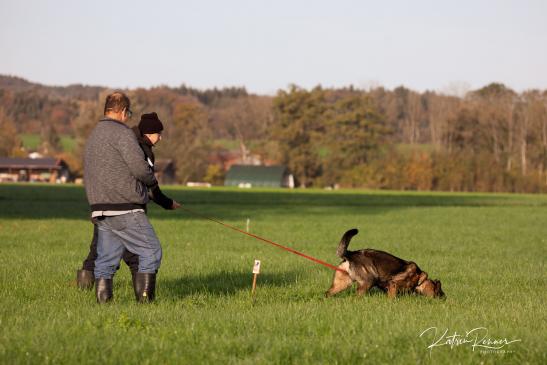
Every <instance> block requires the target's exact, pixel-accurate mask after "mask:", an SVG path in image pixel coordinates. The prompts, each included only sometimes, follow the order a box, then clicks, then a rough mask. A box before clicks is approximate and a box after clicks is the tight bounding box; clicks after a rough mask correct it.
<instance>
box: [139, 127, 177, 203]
mask: <svg viewBox="0 0 547 365" xmlns="http://www.w3.org/2000/svg"><path fill="white" fill-rule="evenodd" d="M132 129H133V132H134V133H135V136H137V141H139V145H140V146H141V148H142V150H143V152H144V155H145V159H146V161H147V162H148V164H149V165H150V167H151V168H152V171H154V163H155V160H156V159H155V156H154V152H153V151H152V147H153V144H152V143H151V142H150V140H149V139H148V138H146V136H143V135H142V134H141V131H140V130H139V128H138V127H137V126H135V127H133V128H132ZM148 193H149V195H150V199H152V200H153V201H154V203H156V204H158V205H159V206H161V207H163V208H164V209H173V199H171V198H168V197H167V196H165V195H164V194H163V192H162V191H161V190H160V187H159V185H157V184H156V185H154V186H153V187H150V188H149V189H148Z"/></svg>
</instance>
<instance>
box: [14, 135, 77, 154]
mask: <svg viewBox="0 0 547 365" xmlns="http://www.w3.org/2000/svg"><path fill="white" fill-rule="evenodd" d="M19 138H21V142H22V143H23V147H24V148H26V149H27V150H30V151H34V150H36V149H38V147H40V144H41V143H42V137H41V136H40V134H36V133H22V134H20V135H19ZM59 147H60V148H61V150H62V151H64V152H71V151H73V150H74V148H76V140H75V139H74V137H72V136H69V135H61V136H59Z"/></svg>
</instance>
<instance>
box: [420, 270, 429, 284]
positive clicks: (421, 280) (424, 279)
mask: <svg viewBox="0 0 547 365" xmlns="http://www.w3.org/2000/svg"><path fill="white" fill-rule="evenodd" d="M426 280H427V273H426V272H425V271H422V273H421V274H420V278H419V279H418V285H421V284H422V283H423V282H424V281H426Z"/></svg>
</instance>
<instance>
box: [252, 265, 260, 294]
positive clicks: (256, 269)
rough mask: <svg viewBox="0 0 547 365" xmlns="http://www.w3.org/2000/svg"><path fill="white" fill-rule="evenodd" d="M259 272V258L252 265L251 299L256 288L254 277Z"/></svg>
mask: <svg viewBox="0 0 547 365" xmlns="http://www.w3.org/2000/svg"><path fill="white" fill-rule="evenodd" d="M258 274H260V260H255V264H254V266H253V289H252V291H251V296H252V297H253V300H254V298H255V289H256V277H257V276H258Z"/></svg>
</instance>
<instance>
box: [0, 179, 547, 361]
mask: <svg viewBox="0 0 547 365" xmlns="http://www.w3.org/2000/svg"><path fill="white" fill-rule="evenodd" d="M165 191H166V192H167V193H168V194H169V195H172V196H173V197H174V198H176V199H177V200H178V201H180V202H182V203H184V204H186V206H187V207H189V208H190V209H194V210H196V211H198V212H200V213H203V214H207V215H210V216H214V217H216V218H218V219H220V220H222V221H225V222H227V223H229V224H232V225H235V226H237V227H240V228H244V227H245V225H246V219H247V218H249V219H250V220H251V232H252V233H255V234H257V235H260V236H263V237H266V238H269V239H271V240H273V241H276V242H278V243H280V244H284V245H288V246H290V247H292V248H294V249H297V250H301V251H303V252H305V253H307V254H309V255H312V256H316V257H318V258H320V259H322V260H325V261H327V262H330V263H333V264H337V263H338V262H339V261H338V259H337V257H336V255H335V251H336V247H337V244H338V241H339V239H340V237H341V235H342V234H343V233H344V232H345V231H346V230H347V229H349V228H354V227H357V228H359V229H360V234H359V235H358V236H356V237H355V238H354V239H353V241H352V243H351V246H350V248H353V249H357V248H364V247H372V248H377V249H382V250H386V251H389V252H391V253H393V254H395V255H397V256H400V257H402V258H405V259H409V260H414V261H416V262H417V263H418V264H419V265H420V267H421V268H422V269H424V270H425V271H427V272H428V273H429V274H430V276H431V277H433V278H439V279H441V281H442V283H443V289H444V291H445V293H446V294H447V299H446V300H445V301H441V300H431V299H427V298H424V297H418V296H403V297H399V298H397V299H395V300H391V301H390V300H388V299H387V297H386V296H385V295H384V294H383V293H381V292H379V291H373V292H372V293H371V294H369V295H367V296H365V297H362V298H358V297H356V296H355V295H354V292H353V291H352V292H346V293H342V294H340V295H339V296H337V297H334V298H330V299H325V298H324V296H323V294H324V292H325V290H326V289H327V288H328V287H329V285H330V281H331V278H332V271H331V270H330V269H328V268H325V267H322V266H319V265H317V264H314V263H312V262H310V261H307V260H305V259H303V258H301V257H299V256H295V255H292V254H290V253H287V252H285V251H283V250H280V249H279V248H276V247H273V246H270V245H267V244H265V243H263V242H260V241H257V240H254V239H251V238H249V237H246V236H244V235H242V234H239V233H237V232H234V231H231V230H228V229H226V228H224V227H222V226H220V225H217V224H215V223H212V222H210V221H206V220H202V219H199V218H196V217H194V216H191V215H188V214H187V213H185V212H182V211H175V212H173V211H163V210H161V209H159V208H157V207H155V206H151V209H150V211H149V216H150V218H151V222H152V224H153V225H154V227H155V229H156V232H157V234H158V236H159V238H160V240H161V242H162V245H163V248H164V259H163V263H162V267H161V270H160V273H159V275H158V286H157V293H156V294H157V301H156V302H155V303H153V304H151V305H138V304H136V303H134V297H133V291H132V286H131V279H130V275H129V270H128V269H127V267H126V266H125V264H122V268H121V269H120V271H119V272H118V273H117V275H116V277H115V279H114V281H115V288H114V290H115V292H114V295H115V300H114V303H112V304H109V305H104V306H99V305H97V304H96V303H95V298H94V292H91V291H89V292H83V291H79V290H77V289H76V288H75V287H74V286H73V283H72V281H73V279H74V276H75V271H76V269H78V268H79V267H80V265H81V261H82V260H83V258H84V256H85V255H86V254H87V249H88V245H89V241H90V239H91V232H92V226H91V224H90V223H89V221H88V220H87V204H86V200H85V195H84V192H83V189H82V187H79V186H48V185H0V245H1V246H0V247H1V254H0V275H1V276H0V278H1V280H0V363H2V364H24V363H31V364H32V363H51V364H95V363H105V364H125V363H132V364H137V363H138V364H201V363H203V364H293V363H294V364H482V363H484V364H500V363H509V364H526V363H530V364H545V363H547V347H546V343H547V331H546V330H545V329H546V324H547V311H546V305H545V303H546V302H547V290H546V289H547V285H546V284H547V280H546V279H547V275H546V270H545V261H546V257H547V196H546V195H508V194H507V195H493V194H443V193H402V192H366V191H335V192H326V191H319V190H305V191H301V190H299V191H287V190H262V191H257V190H249V191H241V190H228V189H209V190H190V189H181V188H166V189H165ZM254 259H260V260H262V272H261V274H260V275H259V277H258V289H257V293H256V301H255V302H254V303H253V301H252V300H251V297H250V289H251V283H252V274H251V270H252V265H253V261H254ZM429 327H437V329H438V330H439V331H442V332H444V330H445V329H448V335H451V334H454V332H457V333H458V334H460V335H462V336H465V332H466V331H471V330H473V329H475V328H478V327H485V328H486V329H487V331H488V334H487V335H486V338H489V339H491V340H503V339H507V341H513V340H520V341H518V342H514V343H511V344H508V345H505V346H504V347H503V348H502V349H501V350H500V351H499V352H494V353H482V352H481V348H479V347H475V349H474V351H473V347H472V343H465V344H460V345H458V346H452V347H451V346H449V345H445V346H438V347H435V348H432V349H428V346H429V345H430V344H431V343H432V342H433V341H434V338H433V336H432V333H430V332H428V333H427V334H426V335H424V336H423V337H419V335H420V333H422V332H423V331H424V330H426V329H427V328H429ZM481 331H482V330H481ZM437 337H440V334H438V335H437ZM482 337H483V334H482V332H481V336H480V337H479V338H482ZM471 338H473V339H474V337H473V336H472V334H471V335H470V336H469V337H468V339H471ZM446 341H447V339H446V338H445V339H444V340H441V341H440V343H446Z"/></svg>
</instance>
